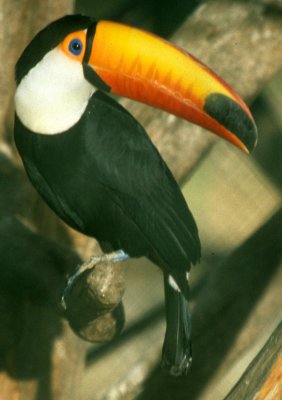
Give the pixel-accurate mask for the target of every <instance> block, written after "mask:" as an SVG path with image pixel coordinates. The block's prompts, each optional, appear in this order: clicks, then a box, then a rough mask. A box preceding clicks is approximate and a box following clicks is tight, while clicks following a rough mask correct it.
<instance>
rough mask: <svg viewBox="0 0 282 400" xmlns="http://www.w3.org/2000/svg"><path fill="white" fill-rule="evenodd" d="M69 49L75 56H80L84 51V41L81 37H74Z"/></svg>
mask: <svg viewBox="0 0 282 400" xmlns="http://www.w3.org/2000/svg"><path fill="white" fill-rule="evenodd" d="M69 51H70V52H71V53H72V54H73V55H74V56H79V55H80V54H81V52H82V42H81V40H80V39H73V40H72V41H71V42H70V44H69Z"/></svg>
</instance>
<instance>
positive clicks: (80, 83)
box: [15, 49, 94, 135]
mask: <svg viewBox="0 0 282 400" xmlns="http://www.w3.org/2000/svg"><path fill="white" fill-rule="evenodd" d="M93 92H94V88H93V86H92V85H91V84H90V83H89V82H88V81H87V80H86V79H85V77H84V75H83V69H82V65H81V63H80V62H78V61H75V60H72V59H70V58H68V57H67V56H66V55H65V54H64V53H63V52H62V51H61V50H58V49H53V50H51V51H50V52H49V53H47V54H46V56H45V57H44V58H43V59H42V60H41V61H40V62H39V63H38V64H37V65H36V66H35V67H34V68H32V69H31V70H30V71H29V73H28V74H27V75H26V76H25V77H24V78H23V79H22V81H21V82H20V84H19V86H18V87H17V90H16V94H15V107H16V113H17V115H18V117H19V119H20V120H21V122H22V123H23V124H24V125H25V126H26V127H27V128H28V129H30V130H31V131H33V132H36V133H42V134H46V135H52V134H57V133H61V132H64V131H67V130H68V129H69V128H71V127H72V126H73V125H74V124H75V123H76V122H78V121H79V119H80V118H81V116H82V114H83V113H84V111H85V108H86V106H87V103H88V100H89V98H90V97H91V95H92V93H93Z"/></svg>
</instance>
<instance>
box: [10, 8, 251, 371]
mask: <svg viewBox="0 0 282 400" xmlns="http://www.w3.org/2000/svg"><path fill="white" fill-rule="evenodd" d="M16 83H17V87H16V93H15V125H14V135H15V143H16V146H17V149H18V151H19V154H20V156H21V158H22V161H23V164H24V167H25V170H26V172H27V175H28V177H29V179H30V181H31V183H32V184H33V185H34V186H35V188H36V189H37V191H38V192H39V194H40V195H41V196H42V198H43V199H44V200H45V202H46V203H47V204H48V205H49V206H50V208H51V209H52V210H53V211H54V212H55V213H56V214H57V215H58V216H59V217H60V218H61V219H62V220H63V221H64V222H65V223H67V224H68V225H70V226H71V227H72V228H74V229H76V230H77V231H79V232H81V233H83V234H85V235H87V236H90V237H93V238H96V239H97V240H98V242H99V244H100V246H101V248H102V250H103V251H104V253H105V254H106V256H107V255H108V256H109V259H111V260H112V261H113V262H115V261H120V260H123V259H126V258H129V257H141V256H145V257H147V258H148V259H149V260H151V261H152V262H153V263H155V264H157V265H158V266H159V267H160V268H161V270H162V271H163V275H164V288H165V305H166V333H165V338H164V344H163V350H162V362H161V364H162V366H163V368H164V369H165V370H166V371H168V372H169V373H170V374H171V375H173V376H181V375H185V374H187V371H188V369H189V367H190V365H191V360H192V352H191V320H190V314H189V309H188V298H189V285H188V275H189V270H190V267H191V265H192V264H196V263H197V262H198V261H199V259H200V254H201V246H200V240H199V235H198V230H197V226H196V223H195V221H194V218H193V216H192V213H191V211H190V210H189V208H188V206H187V203H186V201H185V200H184V197H183V195H182V193H181V190H180V188H179V186H178V184H177V183H176V181H175V178H174V177H173V175H172V173H171V171H170V170H169V168H168V166H167V165H166V163H165V162H164V160H163V159H162V157H161V155H160V153H159V152H158V150H157V149H156V147H155V146H154V145H153V143H152V142H151V140H150V138H149V136H148V135H147V133H146V132H145V130H144V129H143V127H142V126H141V125H140V124H139V123H138V122H137V121H136V119H134V118H133V116H131V115H130V114H129V113H128V112H127V111H126V110H125V109H124V108H123V107H122V106H121V105H120V104H119V103H118V102H117V101H116V100H115V99H114V98H113V96H112V95H118V96H125V97H128V98H131V99H134V100H136V101H139V102H143V103H146V104H148V105H151V106H154V107H156V108H160V109H162V110H165V111H167V112H169V113H171V114H174V115H176V116H178V117H181V118H183V119H186V120H188V121H191V122H193V123H195V124H198V125H200V126H202V127H204V128H207V129H208V130H210V131H212V132H214V133H216V134H217V135H220V136H221V137H223V138H225V139H227V140H229V141H230V142H232V143H233V144H234V145H236V146H237V147H239V148H240V149H242V150H244V151H245V152H250V151H251V150H252V149H253V148H254V146H255V144H256V141H257V130H256V126H255V122H254V119H253V117H252V115H251V113H250V111H249V109H248V107H247V106H246V105H245V103H244V102H243V101H242V100H241V99H240V97H239V96H238V95H237V94H236V93H235V92H234V91H233V90H232V89H231V88H230V87H229V86H228V85H227V84H226V83H225V82H224V81H223V80H222V79H220V78H219V77H218V76H217V75H216V74H215V73H214V72H212V71H211V70H210V69H209V68H208V67H207V66H205V65H204V64H202V63H201V62H200V61H198V60H197V59H196V58H194V57H193V56H192V55H190V54H189V53H187V52H186V51H184V50H182V49H181V48H178V47H177V46H175V45H173V44H171V43H169V42H167V41H165V40H163V39H161V38H159V37H157V36H155V35H153V34H151V33H147V32H145V31H143V30H139V29H136V28H134V27H130V26H126V25H123V24H120V23H116V22H110V21H103V20H102V21H97V20H95V19H94V18H90V17H87V16H82V15H67V16H65V17H63V18H60V19H58V20H56V21H54V22H52V23H50V24H49V25H48V26H47V27H45V28H44V29H43V30H41V31H40V32H39V33H38V34H37V35H36V36H35V37H34V38H33V40H32V41H31V42H30V43H29V45H28V46H27V47H26V49H25V50H24V51H23V53H22V54H21V56H20V57H19V60H18V62H17V64H16ZM92 264H93V263H92ZM92 266H93V265H92Z"/></svg>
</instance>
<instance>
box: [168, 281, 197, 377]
mask: <svg viewBox="0 0 282 400" xmlns="http://www.w3.org/2000/svg"><path fill="white" fill-rule="evenodd" d="M164 287H165V306H166V334H165V339H164V344H163V352H162V368H163V369H165V370H166V371H168V372H169V373H170V374H171V375H173V376H183V375H186V374H187V372H188V370H189V368H190V366H191V363H192V346H191V318H190V313H189V308H188V301H187V300H186V299H185V297H184V296H183V295H182V294H181V292H180V291H177V290H175V289H174V288H172V287H171V285H170V284H169V281H168V276H165V277H164Z"/></svg>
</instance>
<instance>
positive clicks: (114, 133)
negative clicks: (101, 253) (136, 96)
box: [93, 92, 200, 281]
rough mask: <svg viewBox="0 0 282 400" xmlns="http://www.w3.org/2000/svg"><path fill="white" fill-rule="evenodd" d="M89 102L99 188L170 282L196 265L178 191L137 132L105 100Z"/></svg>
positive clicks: (195, 241) (196, 247)
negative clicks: (144, 242) (138, 234)
mask: <svg viewBox="0 0 282 400" xmlns="http://www.w3.org/2000/svg"><path fill="white" fill-rule="evenodd" d="M94 97H95V103H94V104H95V106H94V110H93V118H94V117H95V115H96V116H97V115H99V129H98V130H97V131H98V132H99V138H100V141H99V140H98V143H99V144H98V143H97V142H96V146H97V145H98V147H99V145H100V146H101V149H100V151H99V149H97V148H96V149H95V159H96V165H97V168H98V169H99V173H98V177H99V179H100V182H101V184H103V185H105V186H106V187H107V189H108V192H109V195H110V197H111V200H112V201H113V202H114V203H115V204H116V205H117V206H118V207H119V208H120V209H121V210H122V212H123V213H124V215H126V216H127V217H128V218H130V219H131V220H132V221H134V224H135V225H136V226H137V227H138V229H139V230H140V232H141V233H142V235H143V236H144V238H145V239H146V240H147V242H148V243H150V246H151V247H152V249H153V252H154V255H155V260H154V261H156V260H158V259H159V262H160V263H162V266H163V267H165V268H166V269H167V270H168V272H169V273H171V274H172V275H173V276H175V278H176V279H177V276H178V272H179V275H181V278H182V277H183V273H186V271H188V270H189V269H190V264H191V263H196V262H197V261H198V260H199V258H200V242H199V237H198V231H197V227H196V224H195V222H194V219H193V216H192V214H191V212H190V210H189V208H188V206H187V204H186V201H185V199H184V197H183V195H182V193H181V191H180V189H179V186H178V184H177V183H176V181H175V179H174V177H173V176H172V174H171V172H170V171H169V169H168V167H167V166H166V164H165V162H164V161H163V160H162V158H161V156H160V154H159V153H158V151H157V149H156V148H155V147H154V145H153V143H152V142H151V140H150V139H149V137H148V135H147V134H146V132H145V130H144V129H143V128H142V126H141V125H140V124H139V123H138V122H137V121H136V120H135V119H134V118H133V117H132V116H131V115H130V114H129V113H128V112H127V111H126V110H125V109H124V108H122V107H121V106H120V105H119V104H118V103H116V102H115V101H113V100H112V99H111V98H109V97H108V96H106V95H104V94H102V93H99V92H97V93H96V94H95V95H94ZM100 108H102V109H103V111H101V110H99V109H100ZM97 150H98V151H97ZM99 154H100V156H101V159H100V160H99ZM105 154H106V157H105ZM132 240H133V241H134V238H132ZM121 244H122V243H121ZM125 247H126V246H125ZM123 250H125V251H129V253H130V249H127V248H123ZM177 281H178V279H177Z"/></svg>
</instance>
